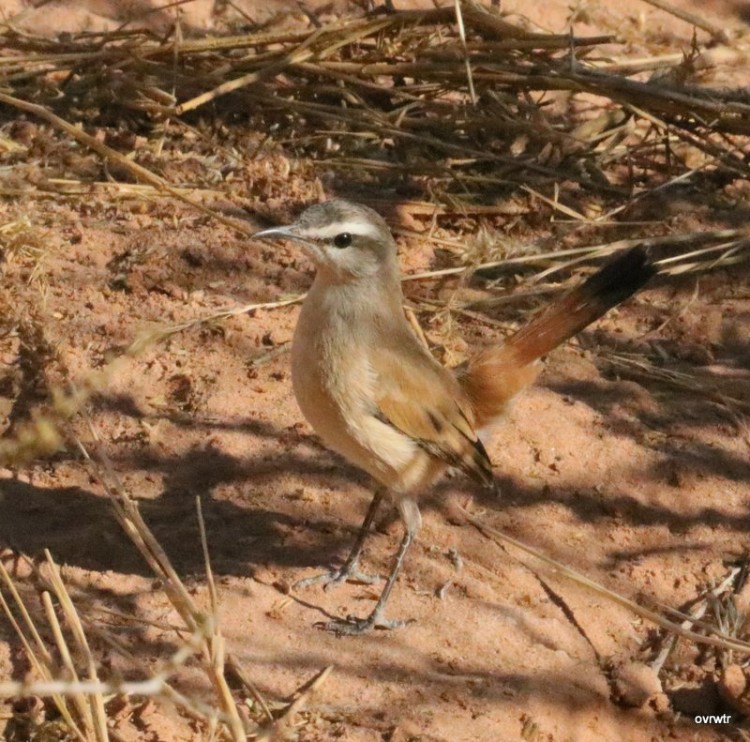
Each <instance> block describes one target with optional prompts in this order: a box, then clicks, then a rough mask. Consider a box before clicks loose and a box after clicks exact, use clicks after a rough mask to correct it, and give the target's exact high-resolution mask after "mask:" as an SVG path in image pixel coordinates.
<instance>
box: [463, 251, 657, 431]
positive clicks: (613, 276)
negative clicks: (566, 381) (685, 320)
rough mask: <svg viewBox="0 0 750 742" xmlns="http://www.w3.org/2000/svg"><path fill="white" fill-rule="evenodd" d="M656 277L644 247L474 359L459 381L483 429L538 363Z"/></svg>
mask: <svg viewBox="0 0 750 742" xmlns="http://www.w3.org/2000/svg"><path fill="white" fill-rule="evenodd" d="M655 272H656V270H655V268H654V266H653V264H652V263H651V261H650V259H649V257H648V255H647V254H646V251H645V250H644V249H643V248H642V247H640V246H638V247H633V248H631V249H630V250H628V251H627V252H625V253H623V254H622V255H618V256H617V257H615V258H614V259H613V260H611V261H610V262H608V263H607V264H606V265H604V266H603V267H602V268H601V269H600V270H599V271H597V272H596V273H594V275H592V276H590V277H589V278H588V279H587V280H585V281H584V282H583V283H581V284H580V285H578V286H576V287H575V288H573V289H571V290H570V291H569V292H568V293H567V294H565V295H563V296H562V297H560V298H559V299H558V300H556V301H555V302H553V303H552V304H551V305H550V306H549V307H547V308H546V309H545V310H543V311H542V312H541V314H539V315H537V316H536V317H535V318H534V319H532V320H531V321H530V322H529V323H528V324H527V325H524V326H523V327H522V328H521V329H520V330H518V331H517V332H516V333H515V334H514V335H511V337H510V338H508V339H507V340H506V341H505V343H504V344H503V345H501V346H498V347H492V348H487V349H486V350H483V351H481V352H480V353H478V354H477V355H476V356H474V357H473V358H471V359H470V360H469V361H468V362H467V363H466V364H465V365H464V366H463V367H462V368H461V369H459V370H458V372H457V376H458V379H459V382H460V383H461V386H462V387H463V389H464V391H466V393H467V394H468V396H469V398H470V399H471V401H472V404H473V407H474V412H475V415H476V418H477V420H476V422H477V425H478V427H479V428H482V427H484V426H485V425H487V424H489V423H491V422H492V421H493V420H494V419H495V418H497V417H500V416H501V415H502V414H503V413H504V411H505V408H506V406H507V404H508V402H509V401H510V400H511V399H512V398H513V397H514V396H515V395H516V394H517V393H518V392H519V391H521V389H523V388H524V387H526V386H528V385H529V384H531V383H532V382H533V381H534V380H535V379H536V377H537V376H538V375H539V373H540V371H541V369H542V367H541V365H540V364H538V363H536V361H537V360H538V359H539V358H541V357H542V356H544V355H546V354H547V353H549V352H550V351H552V350H554V349H555V348H556V347H557V346H558V345H560V344H561V343H564V342H565V341H566V340H568V339H569V338H571V337H572V336H573V335H575V334H577V333H578V332H580V331H581V330H583V328H584V327H586V326H587V325H589V324H591V323H592V322H594V321H595V320H597V319H599V317H601V316H602V315H603V314H605V313H606V312H607V311H608V310H609V309H611V308H612V307H614V306H617V305H618V304H619V303H620V302H622V301H624V300H625V299H627V298H628V297H629V296H631V295H632V294H634V293H635V292H636V291H638V289H640V288H641V287H642V286H643V285H644V284H645V283H646V282H647V281H648V280H649V279H650V278H651V276H653V275H654V273H655Z"/></svg>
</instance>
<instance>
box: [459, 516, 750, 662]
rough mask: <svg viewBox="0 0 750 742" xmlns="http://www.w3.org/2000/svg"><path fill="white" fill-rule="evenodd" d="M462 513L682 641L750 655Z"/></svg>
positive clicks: (714, 632) (748, 647)
mask: <svg viewBox="0 0 750 742" xmlns="http://www.w3.org/2000/svg"><path fill="white" fill-rule="evenodd" d="M461 512H462V514H463V516H464V518H466V520H467V522H469V523H471V524H472V525H473V526H474V527H475V528H477V529H478V530H479V531H480V532H481V533H483V534H484V535H485V536H487V537H488V538H489V539H491V540H492V541H494V542H495V543H497V544H498V546H501V545H502V544H510V545H511V546H513V547H515V548H516V549H519V550H520V551H522V552H524V553H525V554H528V555H529V556H531V557H533V558H534V559H536V560H537V561H540V562H542V563H543V564H545V565H546V566H547V567H549V568H551V569H552V570H553V571H554V572H555V573H556V574H558V575H561V576H562V577H565V578H567V579H569V580H571V581H573V582H574V583H575V584H576V585H579V586H581V587H584V588H586V589H587V590H590V591H591V592H593V593H595V594H596V595H598V596H599V597H601V598H604V599H605V600H609V601H612V602H614V603H617V604H618V605H621V606H622V607H623V608H627V609H628V610H630V611H632V612H633V613H635V614H636V615H638V616H640V617H641V618H644V619H646V620H647V621H649V622H651V623H653V624H655V625H656V626H659V627H660V628H662V629H665V630H667V631H669V632H671V633H673V634H675V635H677V636H679V637H682V638H683V639H689V640H690V641H692V642H695V643H696V644H705V645H708V646H711V647H717V648H719V649H724V650H734V651H736V652H739V653H741V654H743V655H749V654H750V643H748V642H743V641H740V640H739V639H737V638H735V637H732V636H728V635H726V634H723V633H722V632H721V631H720V630H719V629H717V628H716V627H715V626H712V625H710V624H700V625H701V627H702V628H703V629H704V630H705V631H706V632H708V633H707V634H699V633H697V632H695V631H691V630H690V629H686V628H684V627H683V626H682V625H680V624H678V623H675V622H674V621H670V620H669V619H667V618H664V616H662V615H661V614H659V613H657V612H656V611H654V610H651V609H650V608H646V607H645V606H642V605H640V604H639V603H636V602H635V601H633V600H631V599H630V598H626V597H625V596H624V595H620V594H619V593H616V592H614V591H613V590H610V589H609V588H606V587H604V586H603V585H600V584H599V583H597V582H595V581H594V580H592V579H590V578H589V577H586V576H585V575H583V574H581V573H580V572H578V571H577V570H575V569H573V568H572V567H568V566H567V565H565V564H563V563H562V562H559V561H558V560H556V559H553V558H552V557H549V556H547V555H546V554H544V553H542V552H541V551H539V550H538V549H535V548H533V547H532V546H528V545H527V544H524V543H523V542H522V541H519V540H518V539H516V538H513V537H512V536H509V535H508V534H507V533H503V532H502V531H499V530H498V529H496V528H492V527H491V526H488V525H487V524H486V523H483V522H482V521H481V520H479V519H478V518H476V517H475V516H473V515H471V513H469V512H468V511H467V510H464V509H463V508H461ZM662 608H663V609H664V610H667V609H666V608H665V607H663V606H662ZM669 612H670V613H673V614H676V613H678V612H677V611H674V610H673V609H669ZM679 618H680V619H681V620H685V621H690V622H691V624H693V625H694V624H696V623H697V621H696V620H694V619H690V617H688V616H685V615H684V614H679Z"/></svg>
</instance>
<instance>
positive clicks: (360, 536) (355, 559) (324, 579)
mask: <svg viewBox="0 0 750 742" xmlns="http://www.w3.org/2000/svg"><path fill="white" fill-rule="evenodd" d="M384 496H385V487H378V488H377V489H376V490H375V494H374V495H373V497H372V502H371V503H370V507H369V508H368V509H367V515H365V519H364V521H363V522H362V526H361V527H360V529H359V533H357V538H356V540H355V541H354V546H352V550H351V552H349V556H348V557H347V558H346V561H345V562H344V564H343V565H342V566H341V567H340V568H339V569H332V570H331V571H330V572H324V573H323V574H321V575H315V576H314V577H307V578H306V579H304V580H299V582H296V583H295V584H294V587H295V588H305V587H310V586H311V585H318V584H320V583H322V584H324V585H325V587H326V589H328V588H329V587H331V585H337V584H338V583H339V582H345V581H347V582H348V581H351V582H362V583H364V584H366V585H371V584H373V583H374V582H377V581H378V580H379V579H380V578H379V577H377V576H374V575H368V574H365V573H364V572H361V571H360V569H359V556H360V554H361V553H362V547H363V546H364V545H365V539H366V538H367V534H368V533H369V531H370V526H371V525H372V522H373V520H375V514H376V513H377V512H378V508H379V507H380V503H381V502H383V497H384Z"/></svg>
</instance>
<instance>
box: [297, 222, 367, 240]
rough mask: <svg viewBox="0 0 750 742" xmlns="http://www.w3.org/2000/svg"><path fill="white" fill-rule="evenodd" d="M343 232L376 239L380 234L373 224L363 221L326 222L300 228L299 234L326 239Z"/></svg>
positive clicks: (314, 238)
mask: <svg viewBox="0 0 750 742" xmlns="http://www.w3.org/2000/svg"><path fill="white" fill-rule="evenodd" d="M344 232H348V233H349V234H356V235H358V236H359V237H371V238H372V239H377V238H378V237H379V235H380V230H379V229H378V228H377V227H376V226H375V225H374V224H371V223H370V222H365V221H343V222H334V223H333V224H327V225H326V226H325V227H315V228H311V229H305V230H300V231H299V235H300V237H306V238H307V239H310V240H327V239H330V238H331V237H335V236H336V235H337V234H343V233H344Z"/></svg>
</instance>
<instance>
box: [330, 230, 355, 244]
mask: <svg viewBox="0 0 750 742" xmlns="http://www.w3.org/2000/svg"><path fill="white" fill-rule="evenodd" d="M333 244H334V245H336V247H349V245H351V244H352V236H351V235H350V234H349V232H342V233H341V234H337V235H336V236H335V237H334V238H333Z"/></svg>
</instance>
